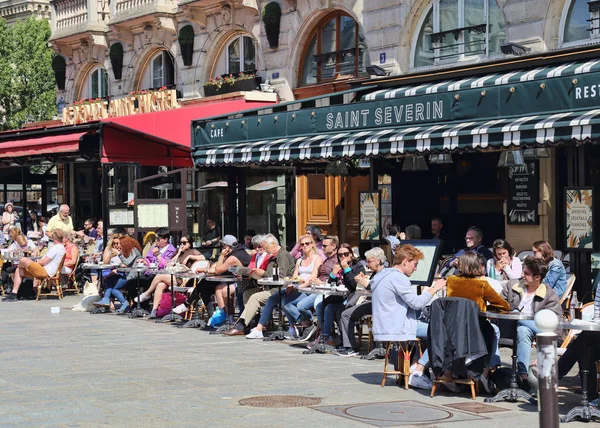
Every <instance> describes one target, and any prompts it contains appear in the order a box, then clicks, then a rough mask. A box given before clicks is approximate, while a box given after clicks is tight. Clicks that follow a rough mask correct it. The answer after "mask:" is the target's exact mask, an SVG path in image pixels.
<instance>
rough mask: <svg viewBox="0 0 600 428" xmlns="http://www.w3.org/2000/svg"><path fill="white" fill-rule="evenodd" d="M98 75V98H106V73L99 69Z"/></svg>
mask: <svg viewBox="0 0 600 428" xmlns="http://www.w3.org/2000/svg"><path fill="white" fill-rule="evenodd" d="M99 71H100V74H101V76H102V78H101V79H100V92H99V94H100V98H105V97H106V96H108V73H107V72H106V70H105V69H103V68H101V69H100V70H99Z"/></svg>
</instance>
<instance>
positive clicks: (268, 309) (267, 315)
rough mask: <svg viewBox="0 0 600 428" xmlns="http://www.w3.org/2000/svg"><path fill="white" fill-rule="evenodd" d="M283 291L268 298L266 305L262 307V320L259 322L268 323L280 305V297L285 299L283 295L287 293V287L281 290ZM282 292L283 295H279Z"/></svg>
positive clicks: (263, 324)
mask: <svg viewBox="0 0 600 428" xmlns="http://www.w3.org/2000/svg"><path fill="white" fill-rule="evenodd" d="M280 291H281V293H277V292H276V293H275V294H272V295H271V297H269V298H268V299H267V302H266V303H265V306H264V307H263V309H262V313H261V314H260V320H258V323H259V324H260V325H262V326H265V325H267V323H268V322H269V320H270V319H271V316H272V315H273V310H274V309H275V308H276V307H277V306H278V305H279V299H280V298H281V299H283V295H285V289H281V290H280ZM280 294H281V297H279V296H280Z"/></svg>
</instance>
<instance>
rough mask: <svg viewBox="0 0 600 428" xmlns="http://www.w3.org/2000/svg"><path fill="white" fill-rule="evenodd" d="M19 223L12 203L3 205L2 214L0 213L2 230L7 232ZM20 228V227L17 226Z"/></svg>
mask: <svg viewBox="0 0 600 428" xmlns="http://www.w3.org/2000/svg"><path fill="white" fill-rule="evenodd" d="M18 221H19V214H17V212H16V211H15V206H14V205H13V204H12V202H7V203H6V204H4V212H3V213H2V228H3V231H4V232H8V228H9V227H11V226H16V225H17V222H18ZM19 226H20V225H19Z"/></svg>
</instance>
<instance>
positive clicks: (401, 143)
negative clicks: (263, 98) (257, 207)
mask: <svg viewBox="0 0 600 428" xmlns="http://www.w3.org/2000/svg"><path fill="white" fill-rule="evenodd" d="M598 62H599V63H600V61H598ZM599 138H600V109H593V110H581V111H570V112H563V113H555V114H548V115H531V116H518V117H516V116H515V117H506V118H500V119H493V120H489V119H486V120H478V121H477V120H475V121H464V122H442V123H439V124H431V123H428V124H423V125H417V126H400V127H389V128H384V129H381V128H379V129H368V130H360V131H353V132H337V133H321V134H318V135H314V134H312V135H305V136H295V137H286V138H273V139H261V140H257V141H252V142H238V143H232V144H224V145H219V146H212V147H196V148H195V149H194V150H193V157H194V160H195V164H196V166H198V167H200V166H223V165H225V166H226V165H232V166H234V165H250V164H290V163H294V162H299V161H302V162H306V161H328V160H332V159H342V158H345V159H350V158H360V157H372V156H401V155H404V154H424V153H441V152H447V153H451V152H456V151H469V150H481V149H494V148H496V149H502V148H512V147H519V146H527V147H531V146H544V145H549V144H550V145H551V144H556V143H559V142H571V141H575V142H587V141H591V140H596V139H599Z"/></svg>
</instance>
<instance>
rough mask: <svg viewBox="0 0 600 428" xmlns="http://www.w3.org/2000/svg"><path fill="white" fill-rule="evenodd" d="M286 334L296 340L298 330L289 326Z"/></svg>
mask: <svg viewBox="0 0 600 428" xmlns="http://www.w3.org/2000/svg"><path fill="white" fill-rule="evenodd" d="M288 334H289V335H290V337H291V338H292V339H298V330H297V329H296V326H294V325H292V326H290V328H288Z"/></svg>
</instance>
